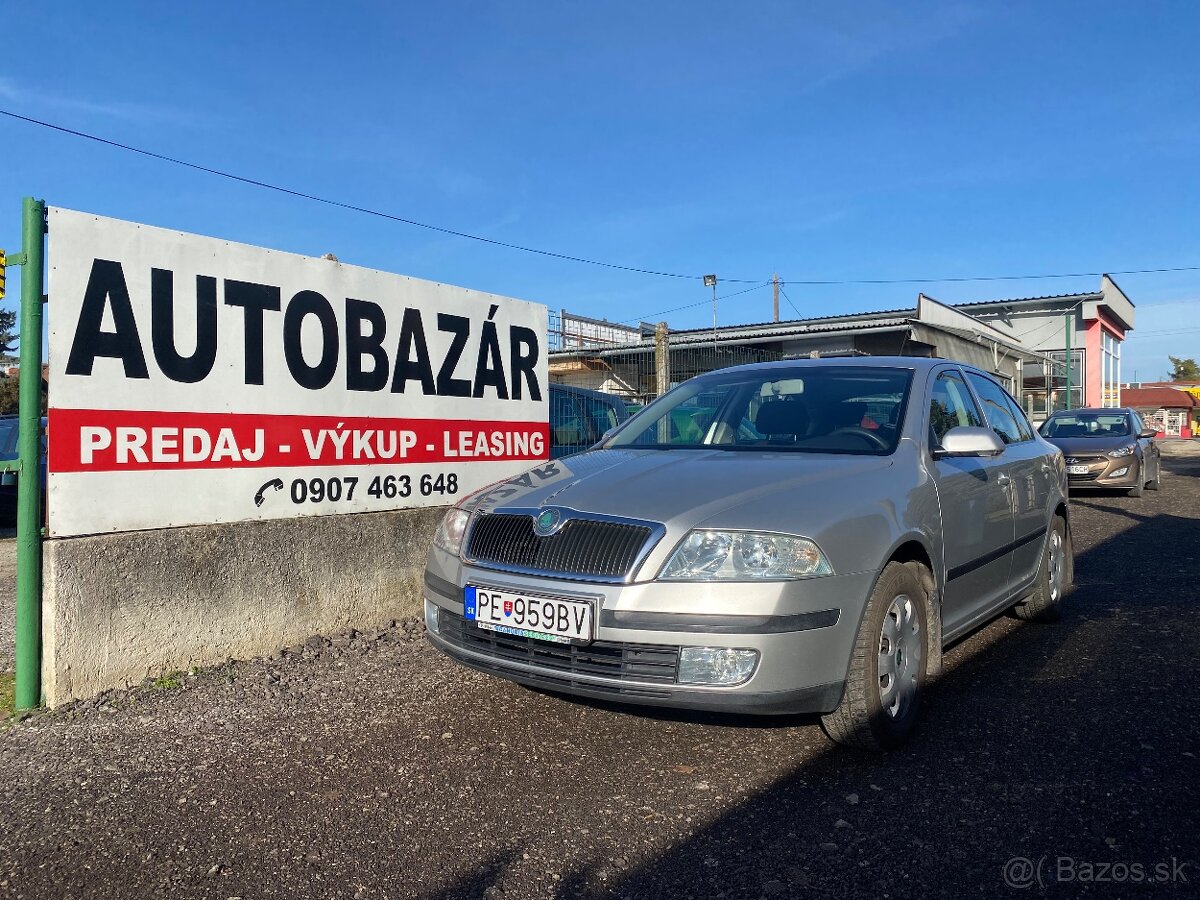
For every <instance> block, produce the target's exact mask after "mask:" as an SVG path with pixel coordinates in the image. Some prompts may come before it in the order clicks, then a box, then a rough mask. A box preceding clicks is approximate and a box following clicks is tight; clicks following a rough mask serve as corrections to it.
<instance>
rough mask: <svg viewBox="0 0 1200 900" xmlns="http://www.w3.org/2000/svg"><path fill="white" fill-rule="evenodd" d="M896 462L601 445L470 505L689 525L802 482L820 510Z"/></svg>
mask: <svg viewBox="0 0 1200 900" xmlns="http://www.w3.org/2000/svg"><path fill="white" fill-rule="evenodd" d="M891 465H892V460H891V458H890V457H878V456H851V455H834V454H815V453H777V452H776V453H769V452H757V451H729V450H626V449H619V450H595V451H592V452H589V453H582V454H579V455H577V456H571V457H568V458H566V459H559V460H552V461H550V462H548V463H544V464H542V465H540V466H538V467H536V468H534V469H532V470H530V471H529V472H526V473H525V474H524V475H522V476H520V477H519V478H517V479H513V480H511V481H508V482H504V483H503V484H500V485H497V486H496V487H494V488H491V489H488V490H485V491H483V492H481V493H480V494H478V495H476V496H475V497H473V498H471V500H470V501H469V502H468V503H466V504H464V505H465V506H467V507H478V508H480V509H484V510H488V511H495V510H498V509H501V508H536V507H541V506H561V507H565V508H567V509H573V510H577V511H579V512H591V513H599V514H602V515H610V516H620V517H624V518H631V519H643V520H647V521H652V522H663V523H665V524H667V525H668V526H669V527H670V526H674V527H682V528H690V527H694V526H696V525H700V524H703V523H706V522H708V521H709V520H710V519H711V518H712V517H714V516H716V515H717V514H718V513H721V512H723V511H725V510H730V509H733V508H745V507H753V506H754V505H755V504H761V506H762V510H763V511H764V513H767V512H776V511H777V510H778V507H779V505H780V498H782V497H784V496H785V495H787V494H788V493H789V492H792V491H795V490H796V489H798V488H804V489H805V491H804V495H805V500H806V501H809V502H810V503H811V505H812V506H813V507H816V508H819V507H820V505H821V504H822V500H821V497H822V495H824V494H826V493H827V492H828V493H829V494H830V495H831V496H832V495H835V494H836V492H837V491H844V489H845V487H844V481H845V480H846V479H853V478H858V477H861V476H863V475H865V474H867V473H869V472H873V471H878V470H880V469H885V468H888V467H889V466H891ZM833 483H837V485H839V486H835V485H834V484H833ZM806 505H808V504H806ZM764 518H767V516H764Z"/></svg>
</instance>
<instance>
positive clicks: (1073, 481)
mask: <svg viewBox="0 0 1200 900" xmlns="http://www.w3.org/2000/svg"><path fill="white" fill-rule="evenodd" d="M1086 465H1087V467H1088V472H1087V474H1086V475H1068V476H1067V484H1068V486H1069V487H1070V489H1071V490H1080V489H1084V490H1086V489H1087V488H1130V487H1137V484H1138V479H1139V478H1140V477H1141V474H1142V461H1141V460H1140V459H1138V458H1137V456H1124V457H1119V458H1117V459H1110V458H1108V457H1103V458H1102V459H1099V460H1095V461H1092V462H1089V463H1087V464H1086ZM1122 469H1124V470H1125V471H1124V472H1121V470H1122ZM1117 472H1121V474H1119V475H1118V474H1116V473H1117Z"/></svg>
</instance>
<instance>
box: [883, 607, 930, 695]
mask: <svg viewBox="0 0 1200 900" xmlns="http://www.w3.org/2000/svg"><path fill="white" fill-rule="evenodd" d="M923 643H924V638H923V636H922V635H921V621H920V619H919V618H918V616H917V607H916V603H914V602H913V600H912V598H911V597H909V596H908V595H907V594H901V595H900V596H899V597H897V598H896V599H894V600H893V601H892V603H891V606H889V607H888V611H887V615H885V616H884V617H883V628H882V629H881V630H880V633H879V705H880V706H882V707H883V708H884V709H885V710H886V711H887V714H888V715H889V716H891V717H892V718H893V719H894V718H898V717H899V716H902V715H903V714H904V713H905V712H906V711H907V710H908V707H909V706H910V705H911V704H912V702H913V699H914V698H915V697H916V693H917V676H918V675H919V674H920V671H921V654H922V652H923V651H924V647H923V646H922V644H923Z"/></svg>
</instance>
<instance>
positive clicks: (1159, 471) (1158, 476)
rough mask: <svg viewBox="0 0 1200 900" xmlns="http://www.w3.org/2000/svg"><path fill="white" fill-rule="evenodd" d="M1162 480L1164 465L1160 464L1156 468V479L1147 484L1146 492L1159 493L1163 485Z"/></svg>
mask: <svg viewBox="0 0 1200 900" xmlns="http://www.w3.org/2000/svg"><path fill="white" fill-rule="evenodd" d="M1161 478H1162V463H1161V462H1160V463H1159V464H1158V465H1157V466H1155V467H1154V477H1153V478H1151V479H1150V480H1149V481H1147V482H1146V490H1148V491H1157V490H1158V489H1159V487H1160V485H1161V482H1160V480H1159V479H1161Z"/></svg>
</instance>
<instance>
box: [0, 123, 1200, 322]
mask: <svg viewBox="0 0 1200 900" xmlns="http://www.w3.org/2000/svg"><path fill="white" fill-rule="evenodd" d="M0 115H3V116H7V117H8V118H10V119H16V120H18V121H21V122H25V123H27V124H30V125H37V126H39V127H41V128H48V129H50V130H51V131H57V132H59V133H60V134H66V135H70V136H72V137H78V138H82V139H84V140H88V141H93V142H95V143H97V144H103V145H105V146H107V147H113V148H116V149H118V150H125V151H128V152H129V153H136V154H139V155H141V156H145V157H148V158H150V159H156V160H159V161H161V162H167V163H171V164H172V165H176V166H183V167H184V168H188V169H193V170H195V171H197V172H204V173H206V174H209V175H216V176H218V177H220V178H228V179H229V180H231V181H237V182H240V183H242V184H247V185H250V186H252V187H259V188H263V189H264V190H269V191H276V192H278V193H281V194H287V195H289V196H292V197H298V198H300V199H303V200H311V201H313V202H315V203H323V204H325V205H327V206H333V207H337V208H339V209H345V210H349V211H351V212H358V213H362V214H364V215H368V216H376V217H377V218H381V219H387V220H389V221H392V222H399V223H401V224H404V225H411V226H413V227H414V228H424V229H426V230H428V231H436V232H438V233H439V234H448V235H451V236H452V237H460V238H465V239H467V240H472V241H478V242H480V243H484V244H490V245H492V246H494V247H503V248H505V249H507V250H518V251H520V252H522V253H533V254H536V255H538V256H546V257H550V258H551V259H561V260H564V261H566V262H575V263H582V264H584V265H589V266H600V267H602V268H606V269H615V270H618V271H622V272H633V273H635V274H638V275H652V276H655V277H658V278H680V279H686V280H696V281H698V280H700V279H702V278H703V277H704V276H703V275H689V274H684V273H680V272H665V271H661V270H658V269H644V268H639V267H637V266H625V265H621V264H619V263H611V262H605V261H603V260H598V259H589V258H587V257H583V256H573V255H571V254H568V253H559V252H557V251H554V250H543V249H541V248H538V247H528V246H525V245H523V244H513V243H510V242H508V241H501V240H497V239H495V238H489V237H485V236H483V235H479V234H471V233H470V232H466V231H459V230H457V229H454V228H447V227H445V226H442V225H432V224H430V223H428V222H419V221H417V220H416V219H410V218H407V217H405V216H400V215H396V214H395V213H389V212H384V211H382V210H378V209H371V208H370V207H366V206H359V205H357V204H355V203H348V202H345V201H342V200H334V199H332V198H329V197H322V196H320V195H317V194H310V193H308V192H306V191H301V190H297V189H295V188H289V187H284V186H282V185H278V184H272V183H270V182H267V181H262V180H260V179H257V178H251V177H249V176H246V175H238V174H236V173H234V172H226V171H223V170H221V169H215V168H212V167H211V166H206V165H202V164H200V163H196V162H191V161H189V160H185V159H179V158H177V157H173V156H168V155H166V154H164V153H157V152H155V151H153V150H146V149H144V148H142V147H135V146H133V145H132V144H124V143H121V142H120V141H115V140H112V139H110V138H105V137H101V136H99V135H96V134H90V133H89V132H86V131H79V130H77V129H74V128H67V127H66V126H64V125H56V124H54V123H53V122H46V121H43V120H41V119H35V118H32V117H31V116H23V115H20V114H19V113H15V112H12V111H10V110H6V109H0ZM1169 272H1200V266H1168V267H1161V268H1152V269H1114V270H1110V271H1109V272H1107V273H1105V272H1099V271H1097V272H1059V273H1047V272H1039V273H1033V274H1026V275H965V276H951V277H943V278H842V279H803V280H792V281H787V282H780V284H781V285H782V284H799V285H805V286H809V287H832V286H837V285H887V284H962V283H967V282H986V281H1036V280H1042V279H1049V278H1098V277H1100V276H1101V275H1104V274H1109V275H1157V274H1164V273H1169ZM721 280H722V281H724V282H725V283H727V284H751V283H753V282H755V281H756V279H753V278H722V279H721ZM731 296H732V295H731ZM788 302H789V303H790V302H791V301H788ZM693 305H696V306H699V305H700V304H698V303H697V304H693ZM794 307H795V304H793V308H794ZM680 308H681V309H687V308H688V307H680ZM797 313H799V310H797ZM658 315H661V313H659V314H658Z"/></svg>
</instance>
